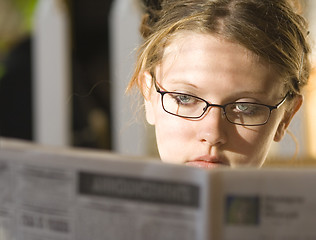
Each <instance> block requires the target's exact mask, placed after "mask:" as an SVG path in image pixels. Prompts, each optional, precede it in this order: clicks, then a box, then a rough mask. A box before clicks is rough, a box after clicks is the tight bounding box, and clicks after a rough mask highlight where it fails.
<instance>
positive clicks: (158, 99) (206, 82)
mask: <svg viewBox="0 0 316 240" xmlns="http://www.w3.org/2000/svg"><path fill="white" fill-rule="evenodd" d="M294 5H295V4H294V1H291V2H290V1H286V0H163V1H161V3H158V4H156V7H155V9H153V8H149V9H147V14H146V15H145V17H144V19H143V25H142V28H141V32H142V35H143V37H144V43H143V45H142V46H141V47H140V49H139V56H138V60H137V65H136V68H135V72H134V75H133V77H132V80H131V82H130V85H129V89H130V88H132V87H134V86H137V87H138V88H139V89H140V91H141V92H142V94H143V96H144V99H145V108H146V118H147V121H148V122H149V123H150V124H152V125H154V126H155V131H156V139H157V145H158V150H159V154H160V157H161V159H162V161H164V162H168V163H178V164H185V165H189V166H196V167H202V168H213V167H217V166H230V167H239V166H254V167H260V166H261V165H262V164H263V163H264V161H265V159H266V157H267V154H268V152H269V148H270V146H271V143H272V142H273V141H277V142H278V141H280V140H281V139H282V137H283V135H284V134H285V131H286V129H287V127H288V126H289V124H290V121H291V119H292V118H293V116H294V114H295V113H296V112H297V110H298V109H299V108H300V106H301V104H302V95H301V91H302V87H303V86H304V85H306V83H307V79H308V77H309V73H310V63H309V60H308V57H309V54H310V47H309V45H308V43H307V40H306V38H307V35H308V32H307V29H306V22H305V20H304V18H303V17H302V16H300V15H299V14H297V13H296V12H295V10H296V8H294V7H293V6H294Z"/></svg>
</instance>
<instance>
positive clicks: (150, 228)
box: [0, 138, 316, 240]
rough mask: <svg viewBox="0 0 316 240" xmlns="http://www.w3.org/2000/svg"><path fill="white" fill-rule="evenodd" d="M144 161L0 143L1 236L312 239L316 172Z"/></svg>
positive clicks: (3, 239)
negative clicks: (187, 165)
mask: <svg viewBox="0 0 316 240" xmlns="http://www.w3.org/2000/svg"><path fill="white" fill-rule="evenodd" d="M152 160H154V159H148V158H146V157H130V156H122V155H119V154H115V153H110V152H107V151H95V150H86V149H77V148H60V147H51V146H42V145H37V144H34V143H30V142H26V141H17V140H14V139H13V140H12V139H4V138H0V239H1V240H13V239H14V240H22V239H23V240H24V239H27V240H37V239H49V240H55V239H56V240H66V239H67V240H84V239H94V240H101V239H102V240H103V239H116V240H125V239H126V240H134V239H135V240H136V239H137V240H145V239H151V240H158V239H159V240H160V239H164V240H174V239H181V240H192V239H193V240H209V239H214V240H221V239H234V240H236V239H237V240H238V239H242V240H247V239H316V228H315V222H316V193H315V190H314V189H315V186H314V185H315V182H316V170H315V169H307V168H300V169H293V168H292V169H280V168H275V169H272V168H271V169H270V168H267V169H261V170H258V169H251V168H243V169H235V170H232V169H227V168H223V169H216V170H210V171H206V170H203V169H197V168H191V167H185V166H178V165H171V164H162V163H160V162H159V161H152Z"/></svg>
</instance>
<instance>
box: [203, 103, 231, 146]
mask: <svg viewBox="0 0 316 240" xmlns="http://www.w3.org/2000/svg"><path fill="white" fill-rule="evenodd" d="M198 122H199V123H198V124H199V129H198V139H199V141H201V142H204V143H206V144H209V145H210V146H219V145H222V144H224V143H226V141H227V138H226V131H225V128H226V126H227V120H226V118H225V115H224V114H223V110H222V109H221V108H218V107H210V108H209V110H208V111H207V112H206V113H205V115H204V117H203V118H202V119H200V120H199V121H198Z"/></svg>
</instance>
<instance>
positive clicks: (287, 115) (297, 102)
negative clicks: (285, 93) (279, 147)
mask: <svg viewBox="0 0 316 240" xmlns="http://www.w3.org/2000/svg"><path fill="white" fill-rule="evenodd" d="M302 103H303V97H302V96H301V95H298V96H295V98H294V99H293V100H292V103H291V107H290V109H289V110H286V111H285V112H284V116H283V119H282V120H281V122H280V123H279V126H278V128H277V131H276V133H275V135H274V141H276V142H279V141H281V139H282V138H283V136H284V134H285V131H286V129H287V128H288V126H289V125H290V122H291V121H292V119H293V117H294V115H295V114H296V113H297V111H298V110H299V109H300V107H301V106H302Z"/></svg>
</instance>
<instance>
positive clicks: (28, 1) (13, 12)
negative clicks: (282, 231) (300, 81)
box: [0, 0, 316, 160]
mask: <svg viewBox="0 0 316 240" xmlns="http://www.w3.org/2000/svg"><path fill="white" fill-rule="evenodd" d="M147 2H148V1H147ZM141 3H142V0H93V1H86V0H0V136H1V137H9V138H18V139H25V140H31V141H34V142H37V143H41V144H51V145H58V146H75V147H84V148H93V149H102V150H110V151H115V152H119V153H123V154H131V155H150V156H154V157H156V156H157V149H156V144H155V138H154V133H153V129H152V127H150V126H148V125H147V124H146V121H145V119H144V114H143V108H142V101H141V98H140V96H138V95H137V93H135V94H134V93H132V94H126V93H125V88H126V86H127V83H128V81H129V78H130V76H131V74H132V70H133V66H134V62H135V58H136V52H135V49H136V48H137V46H138V45H139V43H140V42H141V38H140V36H139V34H138V28H139V23H140V19H141V12H142V10H141ZM304 5H305V7H304V14H305V16H306V18H307V19H308V20H309V21H310V33H311V34H310V38H311V41H312V43H313V39H314V38H315V36H316V35H315V34H316V17H314V16H316V14H315V13H316V1H313V0H305V1H304ZM314 18H315V19H314ZM313 44H314V43H313ZM312 61H313V63H315V61H316V58H315V56H314V55H313V57H312ZM315 78H316V74H315V72H314V71H313V74H312V76H311V79H310V84H309V86H308V87H307V88H306V89H305V102H304V105H303V108H302V109H301V110H300V111H299V113H298V114H297V116H295V119H294V121H293V122H292V124H291V126H290V131H291V132H290V134H287V135H286V137H285V138H284V140H283V141H282V142H281V143H278V144H275V145H274V146H273V148H272V151H271V154H270V157H271V159H285V160H287V159H292V157H293V156H294V155H295V154H296V153H297V154H298V156H299V158H304V159H312V158H316V137H315V135H316V126H315V119H316V110H315V109H316V108H315V107H314V106H315V105H316V94H315V93H316V91H315V88H316V82H315V81H316V80H315ZM291 133H292V134H291ZM291 135H294V136H295V137H294V138H293V137H292V136H291ZM297 143H298V144H297Z"/></svg>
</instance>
